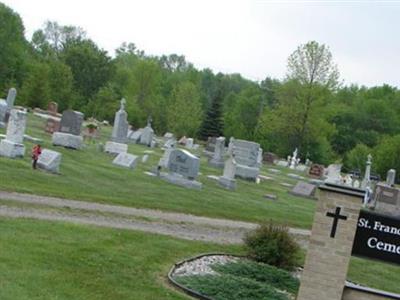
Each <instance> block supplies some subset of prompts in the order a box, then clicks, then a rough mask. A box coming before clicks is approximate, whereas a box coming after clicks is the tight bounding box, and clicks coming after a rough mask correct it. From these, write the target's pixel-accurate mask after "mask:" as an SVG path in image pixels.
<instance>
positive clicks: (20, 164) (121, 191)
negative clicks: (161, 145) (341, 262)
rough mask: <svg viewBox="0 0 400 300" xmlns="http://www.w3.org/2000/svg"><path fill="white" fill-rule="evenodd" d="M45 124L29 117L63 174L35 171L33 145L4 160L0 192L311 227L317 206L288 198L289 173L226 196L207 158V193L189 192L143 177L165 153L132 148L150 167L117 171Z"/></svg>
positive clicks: (91, 148) (241, 185)
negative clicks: (54, 137)
mask: <svg viewBox="0 0 400 300" xmlns="http://www.w3.org/2000/svg"><path fill="white" fill-rule="evenodd" d="M44 122H45V121H44V120H43V119H41V118H39V117H36V116H33V115H32V114H29V118H28V126H27V130H26V131H27V134H29V135H31V136H34V137H38V138H42V139H43V140H44V144H43V146H44V148H50V149H55V150H56V151H59V152H61V153H62V155H63V157H62V164H61V173H62V174H61V175H52V174H48V173H45V172H41V171H33V170H31V167H30V164H31V162H30V155H29V153H30V149H31V148H32V146H33V144H32V143H30V142H25V145H26V149H27V152H26V155H25V158H23V159H15V160H12V159H8V158H3V157H1V158H0V190H7V191H17V192H23V193H32V194H39V195H48V196H56V197H63V198H70V199H77V200H85V201H94V202H101V203H109V204H117V205H126V206H132V207H142V208H153V209H161V210H164V211H175V212H182V213H190V214H194V215H201V216H209V217H217V218H228V219H234V220H243V221H252V222H260V221H263V220H269V219H272V220H274V221H276V222H279V223H283V224H287V225H289V226H293V227H301V228H310V227H311V224H312V218H313V212H314V207H315V201H313V200H309V199H304V198H300V197H295V196H292V195H290V194H289V193H288V190H289V189H290V188H286V187H283V186H281V185H280V183H281V182H286V183H291V184H295V183H296V180H293V179H291V178H288V177H286V176H285V175H284V173H285V172H288V171H287V170H284V169H282V173H281V174H280V175H275V174H270V173H268V170H267V168H268V167H267V166H263V169H262V173H263V174H268V176H271V177H272V176H273V177H274V180H273V181H263V182H261V183H260V184H255V183H252V182H247V181H243V180H238V183H237V186H238V188H237V190H236V191H227V190H224V189H222V188H220V187H219V186H218V185H217V184H216V183H215V182H213V181H211V180H210V179H208V178H207V177H206V175H209V174H215V175H217V174H218V175H220V174H222V170H218V169H214V168H211V167H209V166H208V165H207V160H206V158H205V157H202V161H201V167H200V172H201V175H200V176H199V178H198V180H199V181H201V182H202V183H203V189H202V190H201V191H197V190H190V189H185V188H182V187H179V186H175V185H172V184H169V183H166V182H164V181H162V180H160V179H159V178H154V177H150V176H148V175H145V174H144V171H149V170H151V169H152V168H154V167H155V166H156V165H157V163H158V160H159V158H160V157H161V156H162V153H163V152H162V151H161V150H160V149H150V148H147V147H144V146H141V145H130V146H129V152H130V153H132V154H136V155H139V156H143V155H144V151H146V150H151V151H154V153H152V154H150V159H149V161H148V162H147V163H145V164H144V163H141V162H140V163H139V165H138V166H137V168H136V169H135V170H133V171H132V170H129V169H124V168H121V167H118V166H115V165H113V164H112V160H113V157H112V156H110V155H108V154H106V153H103V152H100V151H98V150H97V145H96V144H95V143H86V147H85V148H84V149H83V150H78V151H76V150H68V149H64V148H61V147H53V146H52V145H51V135H50V134H46V133H45V132H44V130H43V128H44ZM1 131H2V132H5V130H4V129H2V130H1ZM110 135H111V127H104V128H102V136H101V139H100V141H101V142H103V143H105V142H106V141H107V140H108V138H109V136H110ZM197 154H201V151H198V152H197ZM266 193H274V194H276V195H277V196H278V198H279V200H278V201H271V200H267V199H265V198H263V195H264V194H266Z"/></svg>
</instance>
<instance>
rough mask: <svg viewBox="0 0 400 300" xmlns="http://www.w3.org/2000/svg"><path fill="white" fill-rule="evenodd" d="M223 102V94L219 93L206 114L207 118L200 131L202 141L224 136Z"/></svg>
mask: <svg viewBox="0 0 400 300" xmlns="http://www.w3.org/2000/svg"><path fill="white" fill-rule="evenodd" d="M222 101H223V99H222V97H221V93H220V92H217V93H216V95H215V97H214V99H212V101H211V105H210V106H209V108H208V110H207V112H206V117H205V118H204V121H203V124H202V126H201V129H200V134H199V137H200V139H202V140H207V138H208V137H209V136H214V137H219V136H221V135H223V129H224V121H223V118H222Z"/></svg>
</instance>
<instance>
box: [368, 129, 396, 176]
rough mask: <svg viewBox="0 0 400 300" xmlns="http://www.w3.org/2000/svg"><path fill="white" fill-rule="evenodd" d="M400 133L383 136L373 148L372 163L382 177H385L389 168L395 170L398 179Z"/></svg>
mask: <svg viewBox="0 0 400 300" xmlns="http://www.w3.org/2000/svg"><path fill="white" fill-rule="evenodd" d="M399 149H400V135H395V136H387V137H384V138H383V139H382V140H381V141H380V142H379V144H378V145H377V146H376V147H375V148H374V158H373V162H372V165H373V166H375V169H376V170H377V172H378V173H379V174H380V175H381V177H382V178H386V173H387V171H388V170H390V169H395V170H396V171H397V174H396V176H397V180H399V175H400V174H399V171H400V153H399Z"/></svg>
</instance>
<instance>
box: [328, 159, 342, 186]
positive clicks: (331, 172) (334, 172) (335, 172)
mask: <svg viewBox="0 0 400 300" xmlns="http://www.w3.org/2000/svg"><path fill="white" fill-rule="evenodd" d="M341 170H342V165H341V164H331V165H329V166H328V168H327V169H326V170H325V172H326V173H325V176H326V179H325V182H328V183H334V184H340V181H341V178H342V176H341V174H340V173H341Z"/></svg>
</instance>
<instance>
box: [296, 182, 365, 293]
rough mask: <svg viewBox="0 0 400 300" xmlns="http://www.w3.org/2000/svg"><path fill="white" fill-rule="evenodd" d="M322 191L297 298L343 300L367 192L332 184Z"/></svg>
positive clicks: (321, 189) (322, 188)
mask: <svg viewBox="0 0 400 300" xmlns="http://www.w3.org/2000/svg"><path fill="white" fill-rule="evenodd" d="M319 190H320V191H319V199H318V201H317V206H316V209H315V214H314V223H313V226H312V231H311V236H310V243H309V247H308V251H307V256H306V260H305V265H304V271H303V273H302V275H301V283H300V289H299V292H298V295H297V300H322V299H323V300H342V299H343V298H342V296H343V290H344V286H345V283H346V277H347V270H348V266H349V263H350V257H351V253H352V246H353V240H354V237H355V234H356V230H357V224H358V217H359V213H360V210H361V207H362V199H363V197H364V193H363V192H360V191H355V190H354V189H352V188H344V187H342V186H338V185H330V184H329V185H328V184H327V185H322V186H320V187H319ZM360 299H361V298H360ZM363 299H364V298H363Z"/></svg>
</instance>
